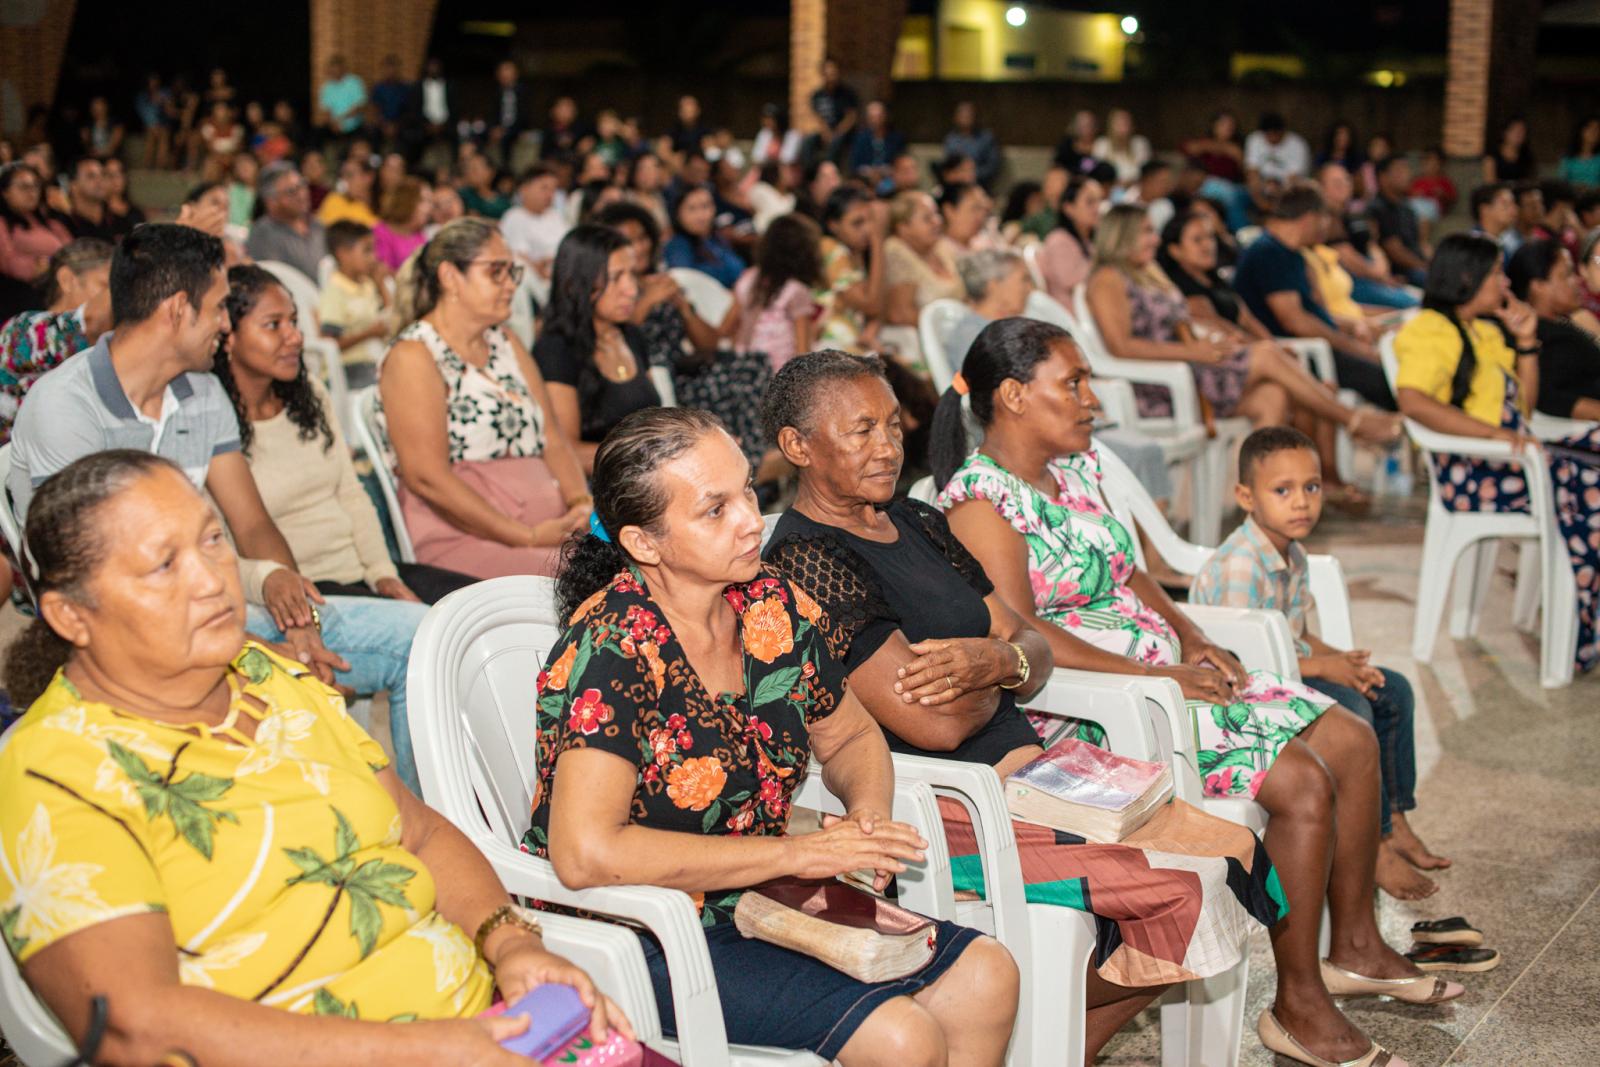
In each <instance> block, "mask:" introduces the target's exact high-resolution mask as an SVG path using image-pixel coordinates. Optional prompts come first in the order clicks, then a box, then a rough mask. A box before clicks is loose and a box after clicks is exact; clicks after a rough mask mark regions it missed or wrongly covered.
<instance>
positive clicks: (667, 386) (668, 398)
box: [649, 367, 678, 408]
mask: <svg viewBox="0 0 1600 1067" xmlns="http://www.w3.org/2000/svg"><path fill="white" fill-rule="evenodd" d="M649 373H650V384H651V385H654V386H655V387H656V392H657V393H658V394H660V396H661V406H662V407H664V408H675V407H677V406H678V391H677V390H676V389H675V388H673V385H672V371H670V370H668V369H667V368H666V367H651V368H650V372H649Z"/></svg>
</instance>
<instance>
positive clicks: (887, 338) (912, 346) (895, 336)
mask: <svg viewBox="0 0 1600 1067" xmlns="http://www.w3.org/2000/svg"><path fill="white" fill-rule="evenodd" d="M878 340H879V341H881V342H882V343H883V345H884V346H885V347H892V348H893V349H894V350H895V351H896V352H897V353H899V355H900V361H901V362H902V363H907V364H910V365H911V366H913V367H926V366H927V365H928V364H927V360H926V359H925V358H924V357H923V353H922V339H921V338H920V337H919V336H918V334H917V328H916V327H915V326H880V327H879V328H878Z"/></svg>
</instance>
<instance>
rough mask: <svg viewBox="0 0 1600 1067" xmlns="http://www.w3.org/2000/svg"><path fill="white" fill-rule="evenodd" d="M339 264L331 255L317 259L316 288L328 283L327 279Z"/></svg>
mask: <svg viewBox="0 0 1600 1067" xmlns="http://www.w3.org/2000/svg"><path fill="white" fill-rule="evenodd" d="M338 266H339V261H338V260H336V259H334V258H333V256H332V255H331V254H330V255H326V256H323V257H322V258H321V259H319V260H317V288H318V289H321V288H322V287H324V286H325V285H327V284H328V279H329V278H331V277H333V272H334V270H335V269H336V268H337V267H338Z"/></svg>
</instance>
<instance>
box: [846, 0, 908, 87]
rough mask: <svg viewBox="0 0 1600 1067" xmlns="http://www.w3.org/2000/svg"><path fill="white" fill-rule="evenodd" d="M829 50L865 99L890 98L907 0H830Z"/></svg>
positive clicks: (851, 83)
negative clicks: (890, 77)
mask: <svg viewBox="0 0 1600 1067" xmlns="http://www.w3.org/2000/svg"><path fill="white" fill-rule="evenodd" d="M827 6H828V54H829V55H832V56H833V57H835V58H836V59H838V60H839V66H840V67H841V68H842V70H843V73H844V77H845V80H846V81H848V82H849V83H850V85H851V86H852V87H853V88H854V89H855V90H856V92H858V93H860V94H861V99H862V101H863V102H865V101H867V100H871V99H873V98H878V99H884V100H887V99H888V98H889V94H890V91H891V85H890V82H889V72H890V71H891V70H892V69H893V68H894V50H895V45H896V44H897V43H898V42H899V40H900V23H901V22H902V21H903V20H904V19H905V16H906V0H828V4H827Z"/></svg>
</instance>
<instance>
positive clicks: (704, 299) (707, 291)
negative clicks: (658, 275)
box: [667, 267, 733, 326]
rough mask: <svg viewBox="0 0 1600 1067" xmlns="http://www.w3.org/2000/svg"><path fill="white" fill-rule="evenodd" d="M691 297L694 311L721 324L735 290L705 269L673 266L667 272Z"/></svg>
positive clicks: (718, 324) (711, 322)
mask: <svg viewBox="0 0 1600 1067" xmlns="http://www.w3.org/2000/svg"><path fill="white" fill-rule="evenodd" d="M667 273H668V274H670V275H672V280H673V281H675V282H677V283H678V288H680V289H682V290H683V295H684V296H686V297H688V298H689V305H690V306H691V307H693V308H694V313H695V314H696V315H699V316H700V317H701V318H702V319H704V320H705V321H706V322H708V323H709V324H711V325H712V326H720V325H721V324H722V320H723V319H725V318H727V315H728V309H729V308H730V307H732V306H733V292H732V291H731V290H730V289H728V288H727V287H726V286H724V285H723V284H722V283H721V282H719V281H717V280H716V279H715V278H713V277H712V276H711V275H709V274H706V273H705V272H704V271H698V270H695V269H694V268H692V267H673V268H672V269H671V270H669V271H668V272H667Z"/></svg>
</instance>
